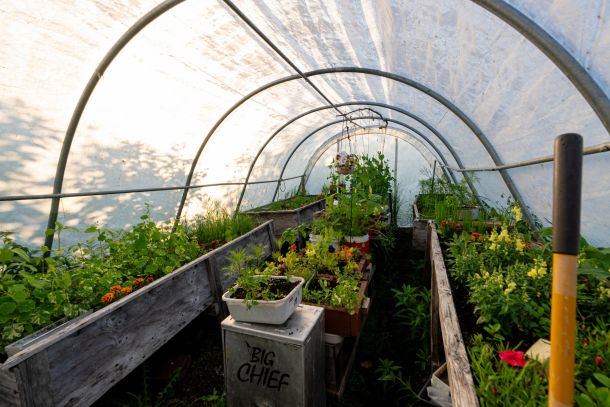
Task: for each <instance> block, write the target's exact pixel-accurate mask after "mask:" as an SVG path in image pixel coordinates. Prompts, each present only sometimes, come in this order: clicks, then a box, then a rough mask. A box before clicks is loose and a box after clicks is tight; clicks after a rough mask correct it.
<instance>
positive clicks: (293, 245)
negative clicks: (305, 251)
mask: <svg viewBox="0 0 610 407" xmlns="http://www.w3.org/2000/svg"><path fill="white" fill-rule="evenodd" d="M290 251H291V252H296V251H297V245H296V244H294V243H293V244H291V245H290Z"/></svg>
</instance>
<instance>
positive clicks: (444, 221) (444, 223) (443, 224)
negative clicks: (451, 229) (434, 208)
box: [441, 219, 447, 227]
mask: <svg viewBox="0 0 610 407" xmlns="http://www.w3.org/2000/svg"><path fill="white" fill-rule="evenodd" d="M446 224H447V221H446V220H445V219H443V220H441V227H443V226H445V225H446Z"/></svg>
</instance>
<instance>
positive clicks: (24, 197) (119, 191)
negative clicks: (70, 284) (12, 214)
mask: <svg viewBox="0 0 610 407" xmlns="http://www.w3.org/2000/svg"><path fill="white" fill-rule="evenodd" d="M301 177H302V175H298V176H296V177H289V178H285V179H283V180H282V181H288V180H292V179H297V178H301ZM273 182H278V180H276V179H271V180H266V181H252V182H250V185H252V184H270V183H273ZM243 184H244V183H243V182H216V183H212V184H200V185H190V186H188V187H185V186H179V187H178V186H176V187H150V188H131V189H111V190H106V191H89V192H66V193H61V194H37V195H13V196H0V202H9V201H10V202H12V201H31V200H40V199H52V198H76V197H83V196H101V195H118V194H134V193H140V192H159V191H178V190H183V189H185V188H188V189H199V188H209V187H220V186H238V185H243Z"/></svg>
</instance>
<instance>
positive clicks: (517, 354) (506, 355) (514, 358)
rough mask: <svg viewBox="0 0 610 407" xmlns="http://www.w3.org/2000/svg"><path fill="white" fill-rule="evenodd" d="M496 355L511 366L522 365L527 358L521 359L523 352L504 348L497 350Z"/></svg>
mask: <svg viewBox="0 0 610 407" xmlns="http://www.w3.org/2000/svg"><path fill="white" fill-rule="evenodd" d="M498 356H499V357H500V359H501V360H502V361H504V362H506V363H508V364H509V365H511V366H519V367H523V366H525V364H526V363H527V360H526V359H523V352H521V351H520V350H505V351H502V352H498Z"/></svg>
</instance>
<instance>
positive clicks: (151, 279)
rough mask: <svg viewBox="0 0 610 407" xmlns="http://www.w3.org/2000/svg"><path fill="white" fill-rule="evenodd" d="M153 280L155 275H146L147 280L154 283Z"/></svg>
mask: <svg viewBox="0 0 610 407" xmlns="http://www.w3.org/2000/svg"><path fill="white" fill-rule="evenodd" d="M153 280H154V278H153V276H148V277H146V282H148V283H152V282H153Z"/></svg>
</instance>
